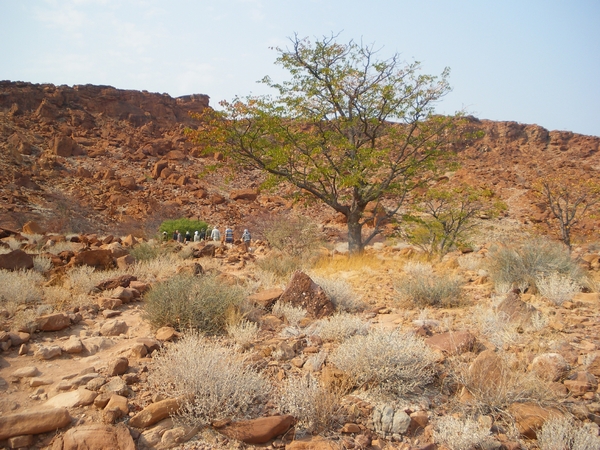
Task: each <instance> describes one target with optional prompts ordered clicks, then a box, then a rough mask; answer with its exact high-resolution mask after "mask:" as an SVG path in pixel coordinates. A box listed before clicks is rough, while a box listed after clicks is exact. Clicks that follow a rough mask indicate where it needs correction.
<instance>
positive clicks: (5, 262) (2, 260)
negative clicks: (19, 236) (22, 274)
mask: <svg viewBox="0 0 600 450" xmlns="http://www.w3.org/2000/svg"><path fill="white" fill-rule="evenodd" d="M0 269H4V270H11V271H12V270H29V269H33V257H31V256H30V255H28V254H27V253H25V252H24V251H23V250H13V251H12V252H10V253H6V254H4V255H0Z"/></svg>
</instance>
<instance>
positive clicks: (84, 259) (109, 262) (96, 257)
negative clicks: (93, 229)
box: [32, 250, 115, 269]
mask: <svg viewBox="0 0 600 450" xmlns="http://www.w3.org/2000/svg"><path fill="white" fill-rule="evenodd" d="M32 264H33V262H32ZM73 264H74V265H76V266H82V265H86V266H91V267H96V268H98V269H110V268H111V267H113V266H114V264H115V262H114V260H113V256H112V252H111V251H110V250H88V251H84V252H80V253H77V254H76V255H75V257H74V258H73Z"/></svg>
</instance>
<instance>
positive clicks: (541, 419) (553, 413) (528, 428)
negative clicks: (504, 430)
mask: <svg viewBox="0 0 600 450" xmlns="http://www.w3.org/2000/svg"><path fill="white" fill-rule="evenodd" d="M508 412H509V413H510V414H511V415H512V416H513V418H514V420H515V426H516V428H517V430H518V431H519V433H521V434H522V435H523V436H525V437H526V438H529V439H536V438H537V432H538V431H539V430H541V429H542V427H543V426H544V423H545V422H546V421H547V420H548V419H551V418H557V417H560V416H561V413H560V411H558V410H556V409H554V408H544V407H542V406H539V405H536V404H535V403H513V404H512V405H511V406H510V407H509V408H508Z"/></svg>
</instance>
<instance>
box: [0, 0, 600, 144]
mask: <svg viewBox="0 0 600 450" xmlns="http://www.w3.org/2000/svg"><path fill="white" fill-rule="evenodd" d="M338 32H341V33H340V36H339V40H340V41H343V42H347V41H349V40H350V39H355V40H360V39H362V40H363V42H366V43H375V45H376V46H378V47H382V49H381V52H380V56H381V57H382V58H384V57H387V56H390V55H391V54H392V53H394V52H399V53H400V54H401V55H402V57H403V58H404V59H405V60H407V61H414V60H417V61H421V62H422V63H423V67H424V73H429V74H439V73H440V72H441V71H442V70H443V68H444V67H446V66H448V67H450V68H451V70H452V72H451V76H450V83H451V85H452V86H453V92H452V93H451V94H449V95H448V96H447V97H446V98H445V99H444V100H443V101H442V103H441V104H440V105H439V108H438V110H439V112H442V113H452V112H454V111H456V110H459V109H463V108H464V109H466V110H467V111H468V112H469V113H471V114H473V115H474V116H476V117H479V118H481V119H491V120H513V121H517V122H522V123H535V124H538V125H541V126H543V127H545V128H548V129H549V130H568V131H573V132H576V133H582V134H590V135H595V136H600V111H599V108H600V1H599V0H571V1H566V0H564V1H558V0H412V1H406V0H389V1H384V0H371V1H365V0H362V1H357V0H320V1H313V0H295V1H288V0H211V1H206V0H21V1H17V0H0V79H5V80H13V81H16V80H21V81H29V82H33V83H53V84H57V85H59V84H67V85H74V84H87V83H91V84H105V85H111V86H114V87H116V88H120V89H137V90H147V91H150V92H160V93H163V92H166V93H168V94H170V95H171V96H173V97H177V96H180V95H185V94H192V93H201V94H207V95H209V96H210V98H211V105H213V106H216V105H217V103H218V101H219V100H223V99H227V100H231V99H232V98H233V97H234V96H236V95H240V96H245V95H247V94H250V93H253V94H262V93H265V92H266V88H265V87H264V86H262V85H260V84H257V83H256V81H257V80H259V79H261V78H262V77H263V76H265V75H270V76H271V77H272V78H273V79H274V80H277V81H279V80H281V79H283V78H284V77H285V72H282V71H281V69H279V68H278V67H277V66H275V65H274V64H273V62H274V60H275V58H276V56H277V55H276V52H275V51H274V50H272V49H270V47H273V46H285V45H286V43H287V37H289V36H292V35H293V34H294V33H298V35H299V36H301V37H304V36H309V37H314V36H318V37H321V36H323V35H331V33H338Z"/></svg>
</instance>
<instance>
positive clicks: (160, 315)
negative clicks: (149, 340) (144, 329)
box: [144, 275, 244, 334]
mask: <svg viewBox="0 0 600 450" xmlns="http://www.w3.org/2000/svg"><path fill="white" fill-rule="evenodd" d="M243 298H244V292H243V290H242V289H241V288H240V287H238V286H229V285H227V284H223V283H222V282H220V281H219V280H218V279H217V278H216V277H214V276H203V277H193V276H185V275H176V276H174V277H173V278H171V279H169V280H167V281H165V282H162V283H157V284H156V285H155V286H154V287H153V288H152V289H151V290H150V292H149V293H148V294H147V295H146V297H145V300H146V302H145V308H144V314H145V316H146V319H147V320H148V321H149V322H150V323H151V324H152V326H154V327H155V328H160V327H164V326H172V327H174V328H176V329H178V330H185V329H188V328H194V329H198V330H200V331H201V332H203V333H207V334H217V333H221V332H223V331H225V329H226V326H227V318H228V317H229V316H230V315H231V314H233V313H234V312H235V311H236V310H237V309H238V308H239V307H240V305H241V303H242V300H243Z"/></svg>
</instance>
